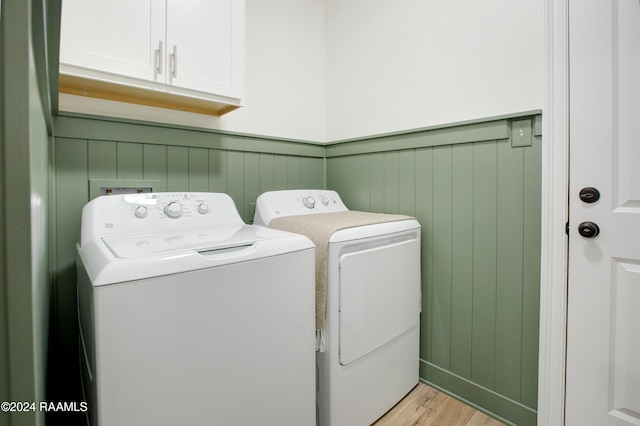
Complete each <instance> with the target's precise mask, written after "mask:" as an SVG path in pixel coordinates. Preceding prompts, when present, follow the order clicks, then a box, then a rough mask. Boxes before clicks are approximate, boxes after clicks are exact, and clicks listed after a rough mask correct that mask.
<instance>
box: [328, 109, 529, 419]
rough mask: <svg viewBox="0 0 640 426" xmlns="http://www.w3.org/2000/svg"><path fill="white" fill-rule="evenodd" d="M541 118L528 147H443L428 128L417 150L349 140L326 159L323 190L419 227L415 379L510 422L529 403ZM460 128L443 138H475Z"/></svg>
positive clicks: (498, 143) (524, 415)
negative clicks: (368, 147) (408, 218)
mask: <svg viewBox="0 0 640 426" xmlns="http://www.w3.org/2000/svg"><path fill="white" fill-rule="evenodd" d="M539 122H540V117H539V116H536V117H533V119H532V120H531V126H532V129H531V131H532V134H533V135H534V136H533V138H532V139H533V145H532V146H527V147H515V148H512V146H511V141H510V139H509V138H508V136H506V137H503V138H501V139H495V140H490V141H486V140H484V137H485V136H486V134H487V132H486V131H483V132H479V134H478V135H477V138H476V141H475V142H455V143H451V144H446V143H440V141H439V140H437V139H433V136H434V135H429V137H425V138H423V142H422V144H423V146H421V147H420V146H419V147H415V146H416V145H419V142H417V138H418V137H419V135H412V146H411V147H409V148H407V149H404V148H402V149H396V150H393V149H391V147H393V146H394V143H393V140H392V139H393V137H392V136H387V137H385V139H386V142H387V145H386V146H385V147H384V149H382V146H381V145H379V144H375V148H376V149H375V150H374V151H375V152H371V153H362V152H360V151H359V149H360V148H362V146H363V145H365V144H366V143H367V142H364V141H357V142H354V143H356V144H357V146H356V147H348V146H346V145H344V144H341V145H343V146H341V148H340V151H337V150H334V151H333V154H328V158H327V186H328V188H329V189H335V190H337V191H338V192H339V193H340V194H341V195H342V197H343V199H344V202H345V204H346V205H347V206H348V207H349V208H351V209H356V210H370V211H378V212H384V213H402V214H408V215H414V216H415V217H416V218H417V219H418V220H419V221H420V223H421V224H422V285H423V286H422V298H423V299H422V319H421V343H420V357H421V378H422V380H424V381H426V382H427V383H430V384H432V385H434V386H436V387H438V388H440V389H443V390H445V391H446V392H448V393H450V394H452V395H454V396H457V397H458V398H460V399H463V400H465V401H467V402H469V403H470V404H472V405H474V406H477V407H479V408H481V409H482V410H483V411H486V412H488V413H490V414H492V415H494V416H495V417H497V418H499V419H501V420H502V421H504V422H506V423H511V424H518V425H533V424H535V422H536V408H537V374H538V367H537V365H538V318H539V282H540V199H541V137H540V135H539V131H537V130H536V126H539ZM494 124H495V123H494ZM474 128H476V127H475V125H474ZM464 130H465V132H464V134H463V135H458V136H456V135H455V134H454V133H455V129H447V131H446V132H445V133H446V139H447V140H460V141H462V140H469V139H473V137H472V135H470V134H469V133H467V131H468V130H469V128H468V127H466V128H465V129H464ZM489 130H490V131H496V127H495V126H490V127H489ZM489 130H488V131H489ZM403 138H404V137H403ZM403 140H404V141H406V138H405V139H403ZM347 145H348V144H347ZM396 146H400V147H402V146H403V145H402V143H399V144H398V145H396ZM330 151H331V149H329V150H328V152H330ZM351 152H356V153H354V154H351ZM341 154H344V155H341Z"/></svg>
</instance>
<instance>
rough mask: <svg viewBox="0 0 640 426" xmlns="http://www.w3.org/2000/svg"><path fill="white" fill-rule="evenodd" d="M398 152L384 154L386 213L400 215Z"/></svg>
mask: <svg viewBox="0 0 640 426" xmlns="http://www.w3.org/2000/svg"><path fill="white" fill-rule="evenodd" d="M398 168H399V164H398V151H390V152H385V153H384V211H385V212H386V213H398V209H399V201H400V187H399V185H398V179H399V170H398Z"/></svg>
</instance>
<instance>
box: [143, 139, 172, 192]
mask: <svg viewBox="0 0 640 426" xmlns="http://www.w3.org/2000/svg"><path fill="white" fill-rule="evenodd" d="M142 153H143V155H144V159H143V161H142V177H143V178H144V179H148V180H157V181H159V184H158V185H157V187H155V188H153V191H155V192H165V191H166V190H167V147H166V146H163V145H144V146H143V147H142Z"/></svg>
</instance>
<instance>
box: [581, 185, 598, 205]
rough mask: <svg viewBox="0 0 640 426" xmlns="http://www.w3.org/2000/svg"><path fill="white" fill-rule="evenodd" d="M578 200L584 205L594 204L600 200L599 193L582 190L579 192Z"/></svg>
mask: <svg viewBox="0 0 640 426" xmlns="http://www.w3.org/2000/svg"><path fill="white" fill-rule="evenodd" d="M580 199H581V200H582V201H584V202H585V203H589V204H591V203H595V202H596V201H598V200H599V199H600V191H598V190H597V189H595V188H591V187H588V188H582V190H581V191H580Z"/></svg>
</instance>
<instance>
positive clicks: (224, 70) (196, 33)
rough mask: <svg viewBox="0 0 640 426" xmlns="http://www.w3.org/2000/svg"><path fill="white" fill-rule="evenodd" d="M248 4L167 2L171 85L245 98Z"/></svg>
mask: <svg viewBox="0 0 640 426" xmlns="http://www.w3.org/2000/svg"><path fill="white" fill-rule="evenodd" d="M243 22H244V1H239V0H215V1H214V0H168V1H167V55H168V56H167V57H168V59H169V65H168V66H169V68H170V70H169V74H168V76H169V77H168V78H169V80H167V83H169V84H171V85H172V86H177V87H181V88H185V89H192V90H197V91H200V92H205V93H216V94H219V95H223V96H229V97H235V98H239V97H241V95H242V93H241V90H242V83H243V81H242V75H241V74H240V71H241V70H242V63H243V61H244V56H243V51H244V50H243V49H244V47H243V46H244V25H243Z"/></svg>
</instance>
